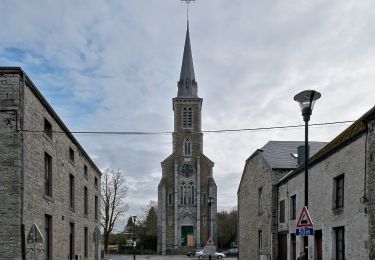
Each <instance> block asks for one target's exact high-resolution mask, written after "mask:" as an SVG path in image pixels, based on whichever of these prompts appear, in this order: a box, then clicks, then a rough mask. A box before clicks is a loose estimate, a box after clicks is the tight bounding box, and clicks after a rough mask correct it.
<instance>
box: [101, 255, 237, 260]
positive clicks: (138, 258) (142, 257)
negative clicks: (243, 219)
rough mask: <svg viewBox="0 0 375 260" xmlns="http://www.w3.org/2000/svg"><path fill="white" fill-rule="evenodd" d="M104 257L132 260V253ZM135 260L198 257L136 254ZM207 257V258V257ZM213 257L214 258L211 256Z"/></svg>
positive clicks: (182, 259) (185, 259)
mask: <svg viewBox="0 0 375 260" xmlns="http://www.w3.org/2000/svg"><path fill="white" fill-rule="evenodd" d="M105 259H108V260H133V256H132V255H108V256H106V258H105ZM135 259H136V260H188V259H192V260H193V259H194V260H195V259H198V258H193V257H187V256H185V255H168V256H161V255H137V256H136V257H135ZM207 259H208V258H207ZM213 259H214V258H213ZM224 259H233V260H234V259H236V258H232V257H226V258H224Z"/></svg>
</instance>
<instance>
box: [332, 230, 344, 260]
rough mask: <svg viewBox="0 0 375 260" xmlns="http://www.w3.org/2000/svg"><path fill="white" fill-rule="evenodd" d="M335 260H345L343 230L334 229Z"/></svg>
mask: <svg viewBox="0 0 375 260" xmlns="http://www.w3.org/2000/svg"><path fill="white" fill-rule="evenodd" d="M334 236H335V253H336V260H344V259H345V228H344V227H337V228H334Z"/></svg>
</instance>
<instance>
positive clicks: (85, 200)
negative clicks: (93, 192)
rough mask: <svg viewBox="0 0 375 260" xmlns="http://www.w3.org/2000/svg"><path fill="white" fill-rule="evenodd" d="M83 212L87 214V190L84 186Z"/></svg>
mask: <svg viewBox="0 0 375 260" xmlns="http://www.w3.org/2000/svg"><path fill="white" fill-rule="evenodd" d="M83 214H84V215H88V214H89V191H88V188H87V187H86V186H84V190H83Z"/></svg>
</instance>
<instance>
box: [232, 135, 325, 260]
mask: <svg viewBox="0 0 375 260" xmlns="http://www.w3.org/2000/svg"><path fill="white" fill-rule="evenodd" d="M324 144H325V143H321V142H310V143H309V146H310V151H311V152H310V153H311V154H314V153H315V152H317V151H318V150H319V149H321V148H322V147H323V146H324ZM303 145H304V142H300V141H270V142H268V143H267V144H266V145H265V146H263V147H262V148H261V149H258V150H256V151H255V152H254V153H253V154H252V155H251V156H250V157H249V158H248V159H247V160H246V164H245V167H244V170H243V174H242V177H241V182H240V185H239V188H238V193H237V195H238V226H239V232H238V243H239V258H240V259H244V260H247V259H271V256H272V259H277V254H278V252H277V249H278V247H277V242H278V238H277V217H278V215H277V204H276V202H277V189H276V186H275V185H276V184H277V182H278V181H279V180H280V178H281V177H283V176H284V175H286V174H287V173H288V172H290V171H291V170H293V169H296V168H297V167H298V151H297V150H298V148H299V147H301V146H303Z"/></svg>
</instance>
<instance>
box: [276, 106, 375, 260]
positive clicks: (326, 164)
mask: <svg viewBox="0 0 375 260" xmlns="http://www.w3.org/2000/svg"><path fill="white" fill-rule="evenodd" d="M374 158H375V107H374V108H372V109H371V110H370V111H368V112H367V113H366V114H365V115H363V116H362V117H361V118H360V119H358V120H357V121H356V122H354V123H353V124H352V125H351V126H349V127H348V128H347V129H346V130H345V131H343V132H342V133H341V134H339V135H338V136H337V137H336V138H335V139H333V140H332V141H331V142H330V143H328V144H327V145H326V146H325V147H324V148H323V149H321V150H320V151H319V152H318V153H317V154H315V155H314V156H313V157H312V158H311V159H310V160H309V200H308V209H309V213H310V215H311V218H312V221H313V223H314V229H315V235H314V236H309V238H308V252H309V253H308V259H337V260H340V259H375V252H374V249H375V243H374V242H375V239H374V237H375V232H374V230H375V229H374V219H375V211H374V205H375V193H374V191H375V159H374ZM303 173H304V168H303V167H299V168H297V169H296V170H294V171H293V172H291V173H289V174H287V175H286V176H284V177H283V178H282V179H281V180H280V181H279V182H278V184H277V186H278V204H279V216H284V217H283V218H279V223H278V234H279V241H280V243H279V250H280V251H282V252H283V254H282V255H281V256H280V257H279V258H278V259H280V260H284V259H285V260H286V259H288V260H294V259H296V255H298V253H299V252H301V251H303V247H304V244H303V239H301V237H296V236H295V229H296V218H297V219H298V215H299V212H300V211H301V209H302V207H303V205H304V185H303V183H304V174H303ZM280 205H286V206H285V207H280ZM288 205H289V206H288ZM296 216H297V217H296Z"/></svg>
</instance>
